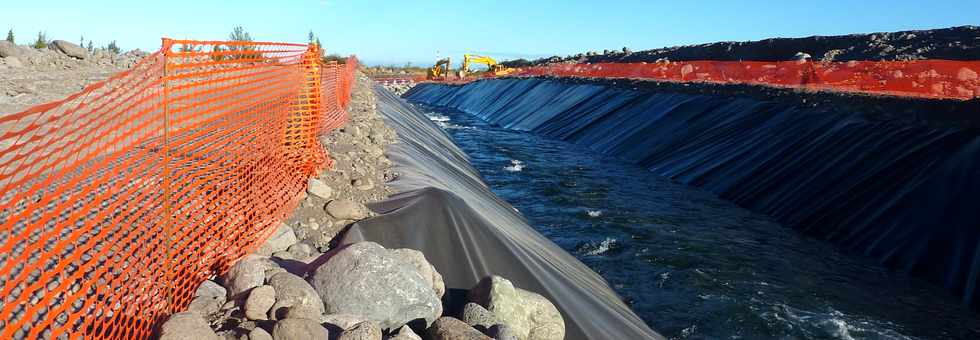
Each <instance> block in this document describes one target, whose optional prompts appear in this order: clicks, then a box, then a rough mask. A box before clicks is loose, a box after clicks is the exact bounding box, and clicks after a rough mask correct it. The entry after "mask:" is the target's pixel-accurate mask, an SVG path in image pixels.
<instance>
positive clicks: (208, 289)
mask: <svg viewBox="0 0 980 340" xmlns="http://www.w3.org/2000/svg"><path fill="white" fill-rule="evenodd" d="M194 296H207V297H219V296H220V297H225V296H228V291H227V290H225V287H222V286H221V285H219V284H218V283H217V282H214V281H211V280H204V282H201V285H200V286H197V290H195V291H194ZM222 303H224V302H222Z"/></svg>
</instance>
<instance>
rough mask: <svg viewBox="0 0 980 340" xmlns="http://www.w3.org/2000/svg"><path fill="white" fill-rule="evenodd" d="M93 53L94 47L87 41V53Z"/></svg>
mask: <svg viewBox="0 0 980 340" xmlns="http://www.w3.org/2000/svg"><path fill="white" fill-rule="evenodd" d="M93 52H95V45H93V44H92V41H91V40H89V41H88V53H93Z"/></svg>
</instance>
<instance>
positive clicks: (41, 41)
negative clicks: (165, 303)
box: [31, 31, 48, 49]
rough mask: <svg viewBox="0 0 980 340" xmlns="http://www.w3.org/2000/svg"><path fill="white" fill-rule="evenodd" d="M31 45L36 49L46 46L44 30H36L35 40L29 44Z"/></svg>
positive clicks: (46, 40) (46, 39) (46, 38)
mask: <svg viewBox="0 0 980 340" xmlns="http://www.w3.org/2000/svg"><path fill="white" fill-rule="evenodd" d="M31 46H34V48H36V49H42V48H45V47H48V37H47V34H44V32H41V31H38V32H37V40H35V41H34V44H33V45H31Z"/></svg>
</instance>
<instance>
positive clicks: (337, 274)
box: [159, 75, 565, 340]
mask: <svg viewBox="0 0 980 340" xmlns="http://www.w3.org/2000/svg"><path fill="white" fill-rule="evenodd" d="M375 109H376V104H375V98H374V94H373V92H372V91H371V87H370V80H369V79H368V78H366V77H364V76H363V75H359V76H358V79H357V83H356V85H355V88H354V93H353V98H352V102H351V105H350V108H349V112H350V114H351V120H350V122H349V123H348V124H347V125H346V126H345V127H343V128H341V129H337V130H335V131H332V132H331V133H329V134H328V135H326V136H324V137H322V138H321V142H322V143H323V145H324V147H325V148H326V149H327V150H328V151H329V152H330V154H331V156H332V157H333V158H334V160H335V163H334V165H333V167H332V168H331V169H328V170H325V171H324V172H323V173H321V174H320V175H319V176H317V177H316V178H312V179H310V181H309V189H308V192H307V194H308V195H307V197H306V198H304V199H303V202H302V204H301V205H300V206H299V207H298V208H297V209H296V211H295V212H294V214H293V216H292V217H291V218H289V219H288V220H287V221H286V222H285V223H283V224H282V225H281V226H280V227H279V229H278V230H277V231H276V233H275V234H274V235H273V236H272V237H270V238H269V240H268V241H266V242H265V243H264V244H263V245H262V246H261V247H260V248H259V249H258V250H257V251H256V253H255V254H252V255H249V256H246V257H244V258H242V259H241V260H239V261H238V262H237V263H235V264H234V265H233V266H232V267H231V269H230V270H229V271H228V272H227V273H226V274H225V275H224V276H221V277H217V278H215V279H214V280H209V281H205V282H203V283H202V284H201V285H200V287H199V288H198V289H197V291H196V293H195V298H194V300H193V301H192V302H191V303H190V306H189V307H188V308H187V311H185V312H181V313H177V314H174V315H173V316H171V317H170V318H169V319H168V320H167V321H166V322H165V323H164V324H163V325H162V326H161V328H160V334H159V335H160V338H161V339H221V338H224V339H249V340H262V339H276V340H292V339H345V340H346V339H365V340H368V339H378V340H380V339H398V340H410V339H440V340H441V339H445V340H449V339H454V340H455V339H491V338H493V339H519V340H531V339H535V340H537V339H540V340H546V339H562V338H563V337H564V334H565V325H564V321H563V320H562V317H561V314H560V313H559V312H558V309H557V308H556V307H555V306H554V305H553V304H552V303H551V302H550V301H548V300H547V299H546V298H544V297H543V296H541V295H539V294H536V293H533V292H530V291H526V290H523V289H520V288H518V287H514V285H513V284H512V283H511V282H510V281H508V280H507V279H505V278H502V277H499V276H489V277H486V278H484V279H483V280H481V281H480V282H479V283H478V284H477V285H475V286H474V287H472V288H471V289H469V290H468V291H467V292H466V294H465V295H466V297H467V301H468V302H469V303H468V304H466V306H465V307H464V308H463V310H462V311H461V312H459V313H456V314H455V315H445V313H444V305H443V297H444V296H445V295H446V293H447V289H446V286H445V284H444V283H443V279H442V276H441V275H440V273H439V272H438V271H437V270H436V268H435V267H434V266H433V265H432V264H430V263H429V261H428V259H426V257H425V255H424V254H423V253H421V252H419V251H417V250H413V249H385V248H384V247H382V246H381V245H378V244H376V243H373V242H359V243H354V244H345V245H337V244H335V243H336V240H337V239H338V237H337V235H338V234H339V233H341V232H342V231H343V230H344V229H345V228H346V227H348V226H349V225H350V224H351V223H353V222H355V221H357V220H361V219H364V218H368V217H370V216H371V215H372V213H371V212H370V211H369V210H368V209H367V208H366V207H365V206H364V203H366V202H370V201H376V200H380V199H383V198H385V197H387V196H388V194H390V193H391V192H390V189H388V187H387V186H386V185H385V183H386V182H387V181H390V180H393V179H395V178H397V176H398V174H397V173H395V172H393V171H392V170H391V162H390V161H389V160H388V159H387V158H386V157H385V156H384V149H385V147H386V146H387V145H389V144H391V143H393V142H394V141H395V134H394V132H393V131H392V130H391V129H390V128H388V127H386V126H385V125H384V123H383V122H382V120H381V118H380V117H379V116H378V114H377V112H376V110H375Z"/></svg>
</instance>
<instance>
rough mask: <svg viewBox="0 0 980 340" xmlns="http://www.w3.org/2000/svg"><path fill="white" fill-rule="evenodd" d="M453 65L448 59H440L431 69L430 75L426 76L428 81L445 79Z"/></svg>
mask: <svg viewBox="0 0 980 340" xmlns="http://www.w3.org/2000/svg"><path fill="white" fill-rule="evenodd" d="M450 65H452V63H451V61H450V59H449V58H448V57H446V58H443V59H439V60H437V61H436V64H435V65H433V66H432V68H430V69H429V74H427V75H426V78H428V79H436V78H443V77H445V76H446V75H448V74H449V67H450Z"/></svg>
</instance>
